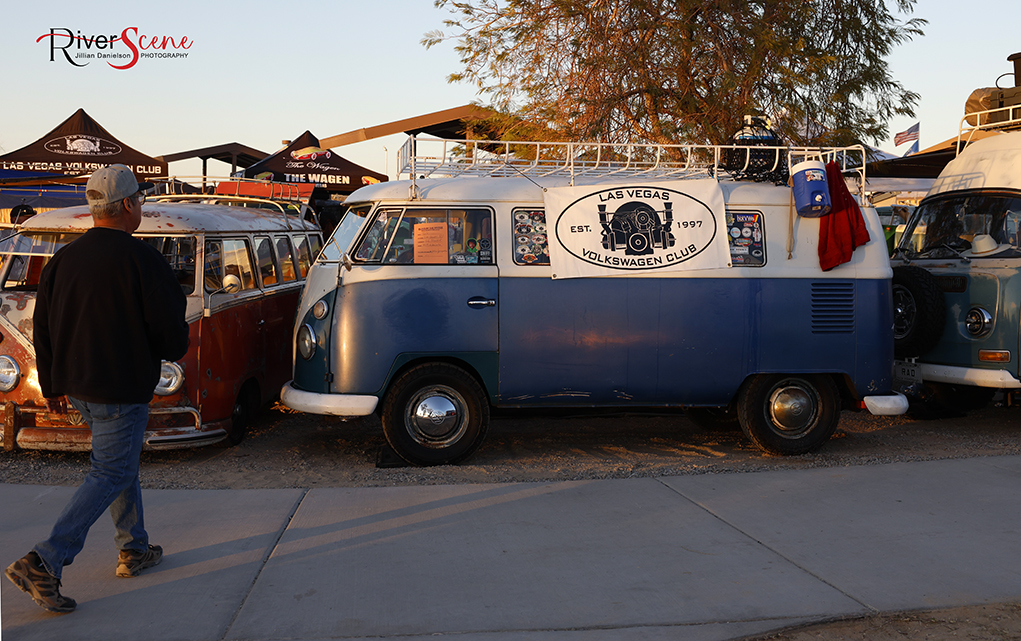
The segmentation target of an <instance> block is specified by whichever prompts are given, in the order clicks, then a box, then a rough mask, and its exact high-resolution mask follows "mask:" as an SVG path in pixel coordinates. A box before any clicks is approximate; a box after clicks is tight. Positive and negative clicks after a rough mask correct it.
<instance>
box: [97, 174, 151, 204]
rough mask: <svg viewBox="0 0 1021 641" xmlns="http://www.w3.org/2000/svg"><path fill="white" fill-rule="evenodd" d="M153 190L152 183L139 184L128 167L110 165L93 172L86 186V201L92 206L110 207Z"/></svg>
mask: <svg viewBox="0 0 1021 641" xmlns="http://www.w3.org/2000/svg"><path fill="white" fill-rule="evenodd" d="M151 188H152V183H144V182H138V180H137V179H136V178H135V174H134V173H132V172H131V170H130V169H128V168H127V167H126V166H124V165H110V166H108V167H103V168H102V169H97V170H96V171H94V172H92V176H90V177H89V182H88V183H87V184H86V185H85V200H87V201H88V203H89V204H90V205H108V204H110V203H115V202H117V201H118V200H123V199H125V198H127V197H128V196H130V195H132V194H134V193H136V192H138V191H139V190H146V189H151Z"/></svg>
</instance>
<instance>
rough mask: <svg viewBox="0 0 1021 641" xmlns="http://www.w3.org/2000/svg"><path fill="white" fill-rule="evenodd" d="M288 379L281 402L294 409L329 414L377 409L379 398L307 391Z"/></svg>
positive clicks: (370, 411)
mask: <svg viewBox="0 0 1021 641" xmlns="http://www.w3.org/2000/svg"><path fill="white" fill-rule="evenodd" d="M293 383H294V381H287V382H286V383H284V386H283V388H281V390H280V402H282V403H283V404H284V405H286V406H287V407H289V408H291V409H292V410H298V411H300V412H309V413H311V414H327V415H329V416H368V415H369V414H372V413H373V412H374V411H375V410H376V405H377V404H378V403H379V399H378V398H377V397H375V396H360V395H357V394H318V393H316V392H306V391H304V390H300V389H298V388H296V387H294V385H293Z"/></svg>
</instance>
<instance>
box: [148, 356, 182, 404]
mask: <svg viewBox="0 0 1021 641" xmlns="http://www.w3.org/2000/svg"><path fill="white" fill-rule="evenodd" d="M182 385H184V370H183V369H181V366H180V365H178V364H177V363H171V362H170V361H163V364H162V365H160V382H159V383H157V384H156V389H154V390H153V393H154V394H156V395H157V396H170V395H171V394H174V393H176V392H177V390H179V389H181V386H182Z"/></svg>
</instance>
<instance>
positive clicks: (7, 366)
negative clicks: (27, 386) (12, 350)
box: [0, 354, 21, 392]
mask: <svg viewBox="0 0 1021 641" xmlns="http://www.w3.org/2000/svg"><path fill="white" fill-rule="evenodd" d="M20 380H21V368H20V367H18V364H17V363H15V362H14V359H13V358H11V357H10V356H7V355H6V354H4V355H3V356H0V392H9V391H11V390H12V389H14V388H15V387H17V386H18V381H20Z"/></svg>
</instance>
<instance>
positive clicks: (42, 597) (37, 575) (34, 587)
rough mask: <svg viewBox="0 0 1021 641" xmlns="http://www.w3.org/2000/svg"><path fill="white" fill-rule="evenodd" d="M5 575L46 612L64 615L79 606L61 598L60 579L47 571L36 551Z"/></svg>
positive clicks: (15, 564) (10, 567) (70, 600)
mask: <svg viewBox="0 0 1021 641" xmlns="http://www.w3.org/2000/svg"><path fill="white" fill-rule="evenodd" d="M4 574H6V575H7V578H8V579H10V580H11V582H12V583H14V585H16V586H18V589H19V590H21V591H22V592H25V593H27V594H28V595H29V596H30V597H32V600H33V601H35V602H36V603H38V604H39V606H40V607H42V608H43V609H44V610H49V611H50V612H59V613H61V614H63V613H67V612H73V611H74V609H75V607H76V606H77V605H78V604H77V603H75V601H74V599H72V598H70V597H66V596H61V594H60V579H58V578H57V577H55V576H53V575H52V574H50V573H49V572H47V571H46V567H45V566H43V562H42V560H41V559H40V558H39V555H38V554H36V552H35V550H32V551H31V552H29V553H28V554H26V555H25V556H23V557H21V558H20V559H18V560H17V561H15V562H14V563H11V565H10V566H9V567H8V568H7V569H6V570H4Z"/></svg>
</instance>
